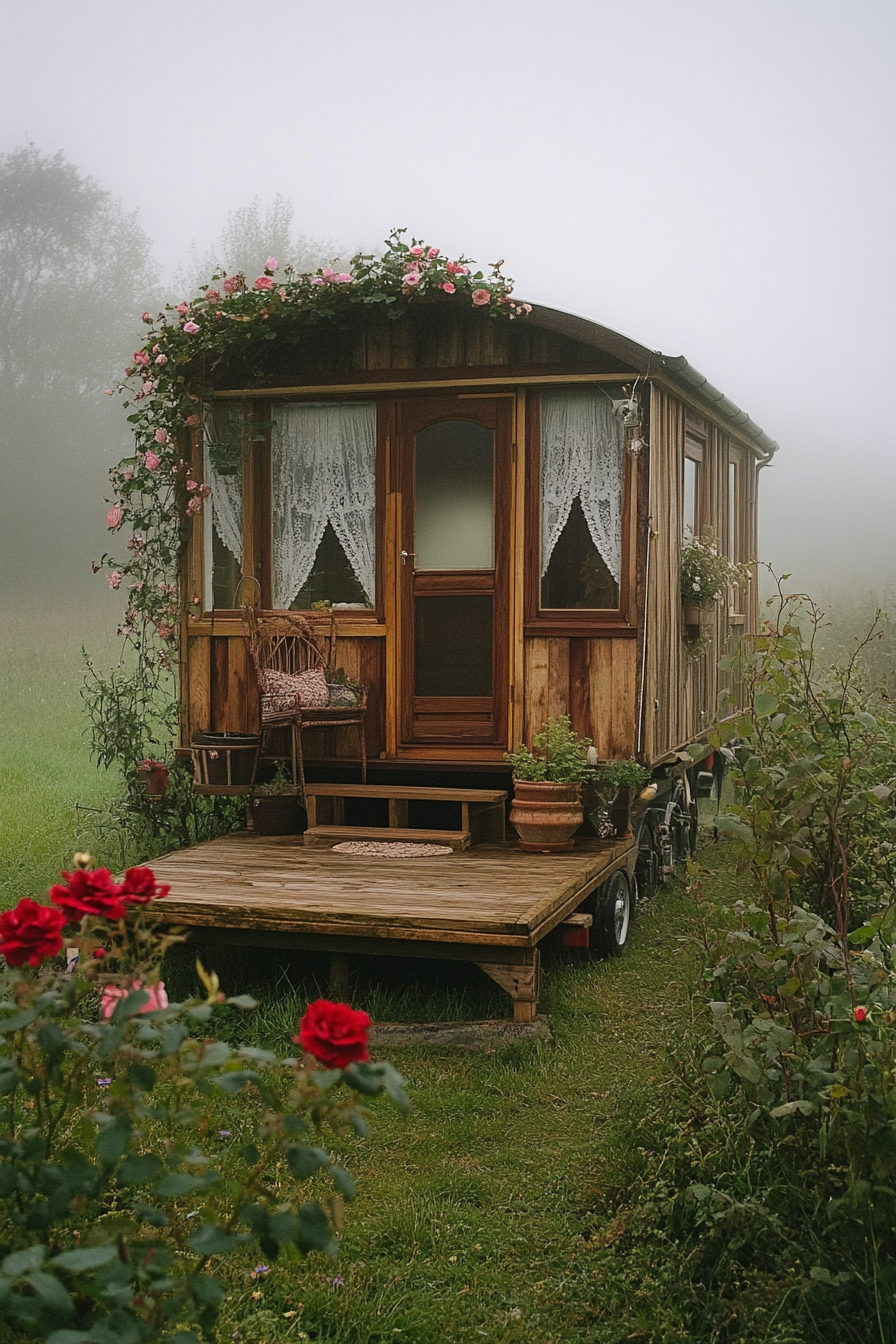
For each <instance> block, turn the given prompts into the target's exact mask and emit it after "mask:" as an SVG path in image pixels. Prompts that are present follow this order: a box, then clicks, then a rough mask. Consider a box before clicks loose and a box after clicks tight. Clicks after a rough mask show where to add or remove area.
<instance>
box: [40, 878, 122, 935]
mask: <svg viewBox="0 0 896 1344" xmlns="http://www.w3.org/2000/svg"><path fill="white" fill-rule="evenodd" d="M62 876H63V877H64V878H67V879H68V885H67V886H64V885H63V884H62V883H57V885H56V886H55V887H51V888H50V900H51V901H52V902H53V904H54V905H59V906H61V907H62V909H63V910H64V912H65V914H66V916H67V918H68V919H69V920H70V921H71V923H73V924H77V923H78V922H79V920H80V919H81V917H82V915H101V916H102V918H103V919H123V918H124V902H123V901H122V899H121V893H120V891H119V888H118V887H117V886H116V885H115V883H114V882H113V881H112V874H111V873H110V872H109V869H108V868H97V869H95V870H94V871H93V872H88V871H87V869H85V868H76V869H75V871H74V872H73V873H63V874H62Z"/></svg>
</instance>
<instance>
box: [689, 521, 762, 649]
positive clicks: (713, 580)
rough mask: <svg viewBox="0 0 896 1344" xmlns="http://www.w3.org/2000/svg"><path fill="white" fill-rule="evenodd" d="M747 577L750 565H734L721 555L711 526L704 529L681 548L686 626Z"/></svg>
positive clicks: (695, 624) (693, 624) (697, 622)
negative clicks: (731, 587)
mask: <svg viewBox="0 0 896 1344" xmlns="http://www.w3.org/2000/svg"><path fill="white" fill-rule="evenodd" d="M749 578H750V567H749V565H736V564H735V563H734V562H733V561H732V560H729V559H728V557H727V556H726V555H722V553H721V552H720V551H719V548H718V545H717V544H716V539H715V534H714V533H713V531H712V528H709V527H707V528H705V529H704V530H703V532H701V534H700V536H699V537H693V536H692V537H691V539H690V540H689V541H688V542H687V543H686V544H685V545H684V546H683V547H682V551H681V606H682V619H683V620H684V624H685V625H686V626H689V627H697V628H698V629H699V627H700V625H701V624H702V623H703V621H704V620H705V618H706V617H707V615H708V613H709V611H710V610H711V608H712V607H713V606H714V605H715V603H716V602H718V600H719V598H720V597H722V596H723V595H724V594H725V593H726V592H727V591H728V588H729V587H730V586H732V585H736V586H740V585H741V584H744V583H746V582H747V581H748V580H749Z"/></svg>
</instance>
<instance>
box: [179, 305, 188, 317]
mask: <svg viewBox="0 0 896 1344" xmlns="http://www.w3.org/2000/svg"><path fill="white" fill-rule="evenodd" d="M189 306H190V305H189V304H188V303H179V304H178V305H177V312H179V313H180V315H181V317H183V315H184V313H185V312H186V311H187V309H188V308H189Z"/></svg>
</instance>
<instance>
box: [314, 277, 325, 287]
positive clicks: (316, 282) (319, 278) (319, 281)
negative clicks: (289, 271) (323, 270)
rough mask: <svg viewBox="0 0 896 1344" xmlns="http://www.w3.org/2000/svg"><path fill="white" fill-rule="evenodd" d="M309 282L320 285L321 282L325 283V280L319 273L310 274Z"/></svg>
mask: <svg viewBox="0 0 896 1344" xmlns="http://www.w3.org/2000/svg"><path fill="white" fill-rule="evenodd" d="M311 283H312V285H322V284H324V283H325V281H324V280H323V278H322V277H321V276H319V275H312V277H311Z"/></svg>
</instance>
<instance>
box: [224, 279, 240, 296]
mask: <svg viewBox="0 0 896 1344" xmlns="http://www.w3.org/2000/svg"><path fill="white" fill-rule="evenodd" d="M239 287H240V282H239V278H238V277H237V276H235V275H228V277H227V279H226V280H225V281H224V293H225V294H233V292H234V291H235V290H237V289H239Z"/></svg>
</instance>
